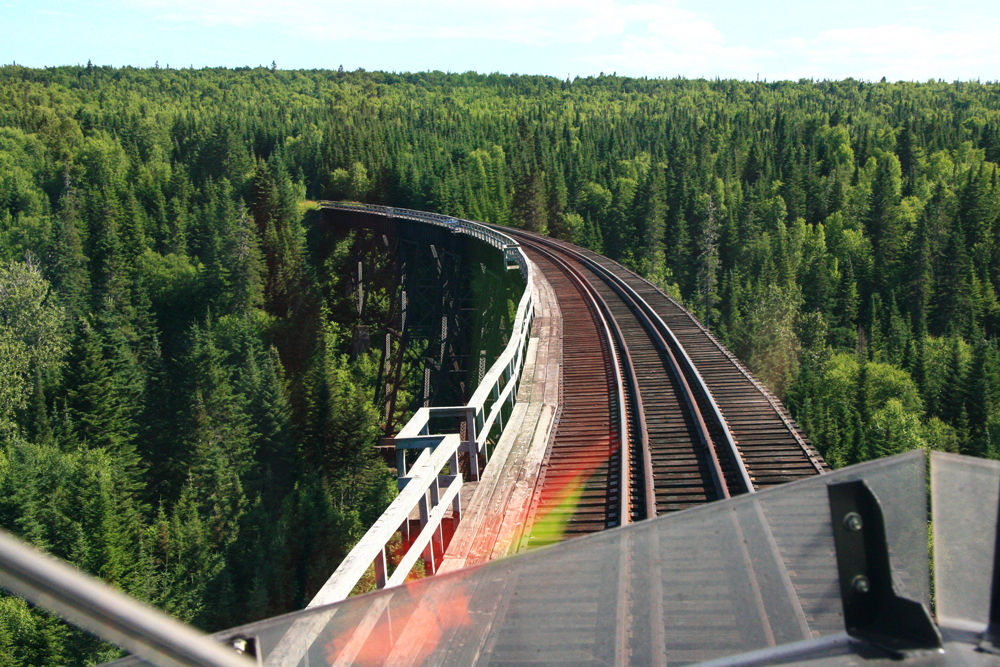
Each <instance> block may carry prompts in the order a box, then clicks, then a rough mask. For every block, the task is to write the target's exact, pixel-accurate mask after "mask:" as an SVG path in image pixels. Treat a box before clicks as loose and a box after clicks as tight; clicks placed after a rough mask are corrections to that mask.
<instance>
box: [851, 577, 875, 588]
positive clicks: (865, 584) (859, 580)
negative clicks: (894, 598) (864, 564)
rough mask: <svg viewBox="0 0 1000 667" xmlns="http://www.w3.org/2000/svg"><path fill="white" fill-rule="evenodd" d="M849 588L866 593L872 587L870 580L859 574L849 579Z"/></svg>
mask: <svg viewBox="0 0 1000 667" xmlns="http://www.w3.org/2000/svg"><path fill="white" fill-rule="evenodd" d="M851 588H853V589H854V590H855V591H857V592H858V593H867V592H868V591H870V590H871V589H872V585H871V582H870V581H868V577H866V576H865V575H863V574H859V575H858V576H856V577H854V579H852V580H851Z"/></svg>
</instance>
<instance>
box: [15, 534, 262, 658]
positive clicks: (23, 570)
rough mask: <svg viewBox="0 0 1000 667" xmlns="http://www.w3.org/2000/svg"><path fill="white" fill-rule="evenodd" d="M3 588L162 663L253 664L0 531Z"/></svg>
mask: <svg viewBox="0 0 1000 667" xmlns="http://www.w3.org/2000/svg"><path fill="white" fill-rule="evenodd" d="M0 586H2V587H3V588H6V589H7V590H9V591H11V592H13V593H14V594H16V595H20V596H21V597H23V598H25V599H26V600H29V601H30V602H31V603H33V604H36V605H38V606H39V607H43V608H45V609H47V610H49V611H51V612H53V613H55V614H57V615H59V616H61V617H62V618H64V619H66V620H68V621H70V622H71V623H73V624H75V625H77V626H79V627H81V628H83V629H84V630H87V631H88V632H92V633H93V634H95V635H97V636H98V637H100V638H102V639H105V640H107V641H109V642H112V643H114V644H117V645H118V646H120V647H122V648H124V649H125V650H126V651H129V652H130V653H132V654H134V655H137V656H139V657H141V658H142V659H143V660H145V661H146V662H148V663H151V664H153V665H162V666H163V667H179V666H185V667H191V666H192V665H197V666H198V667H247V666H248V665H252V664H255V663H252V662H250V661H249V660H247V659H246V658H244V657H242V656H240V655H239V654H237V653H236V652H235V651H233V650H232V649H230V648H227V647H225V646H223V645H221V644H219V643H217V642H215V641H214V640H212V639H210V638H209V637H207V636H206V635H203V634H202V633H200V632H198V631H197V630H195V629H194V628H192V627H191V626H189V625H185V624H184V623H181V622H180V621H178V620H177V619H175V618H173V617H172V616H168V615H167V614H165V613H163V612H162V611H159V610H156V609H153V608H152V607H150V606H147V605H145V604H143V603H141V602H139V601H138V600H136V599H135V598H132V597H129V596H128V595H126V594H124V593H122V592H121V591H118V590H115V589H114V588H112V587H111V586H109V585H107V584H105V583H104V582H103V581H100V580H99V579H97V578H95V577H92V576H90V575H88V574H85V573H84V572H81V571H80V570H78V569H76V568H75V567H72V566H71V565H69V564H68V563H65V562H63V561H60V560H58V559H56V558H54V557H52V556H50V555H48V554H46V553H44V552H41V551H38V550H37V549H35V548H33V547H31V546H29V545H28V544H26V543H24V542H22V541H21V540H19V539H17V538H16V537H14V536H13V535H11V534H10V533H8V532H6V531H4V530H0Z"/></svg>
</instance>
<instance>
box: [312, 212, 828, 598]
mask: <svg viewBox="0 0 1000 667" xmlns="http://www.w3.org/2000/svg"><path fill="white" fill-rule="evenodd" d="M323 207H324V212H325V214H326V216H327V220H328V222H329V223H330V224H331V225H333V226H335V227H340V228H341V229H343V228H348V227H349V228H353V229H358V230H367V232H368V233H369V234H370V236H371V238H374V239H376V245H379V243H378V240H379V239H381V246H382V247H384V248H386V249H391V248H396V247H402V242H401V241H395V242H393V241H391V240H390V236H393V237H396V238H398V239H422V240H423V241H424V243H425V244H427V245H429V247H430V249H431V250H432V251H433V260H432V257H431V255H429V254H428V255H427V257H426V260H427V261H426V262H423V263H420V262H417V264H421V265H430V264H434V261H436V262H437V264H438V269H437V270H436V271H437V273H436V275H440V276H441V278H440V280H439V281H438V284H439V285H445V286H449V285H451V286H454V285H462V284H467V283H468V280H466V281H464V282H463V280H462V279H461V275H462V272H461V271H460V270H459V271H457V273H456V272H455V271H456V269H455V267H457V266H458V265H459V264H460V263H461V261H462V260H461V256H462V255H465V256H470V255H471V256H474V257H475V261H476V262H480V263H481V266H482V272H483V273H484V274H485V273H487V270H486V264H485V263H482V259H483V258H484V256H485V255H488V254H490V252H492V254H493V255H494V256H495V257H496V258H497V260H498V261H500V260H502V264H501V265H502V267H503V268H500V269H499V270H496V265H494V269H495V271H494V274H493V275H495V274H496V273H497V272H499V273H512V274H513V275H516V276H517V277H518V278H520V281H518V282H517V285H516V286H512V284H511V281H510V280H504V279H503V278H502V277H499V278H495V279H494V281H493V284H494V285H495V286H496V287H497V289H495V290H492V292H495V293H502V294H503V295H504V297H506V298H501V299H496V298H493V299H490V298H487V299H486V300H485V302H484V303H483V304H481V306H480V309H479V310H483V309H485V310H487V311H488V310H500V311H502V312H503V313H504V315H506V311H507V310H508V307H507V304H508V303H509V304H511V305H513V303H514V302H515V301H516V302H517V303H518V307H517V311H516V313H515V315H514V318H513V320H510V321H503V322H501V319H502V318H501V319H497V318H492V319H491V318H489V317H484V316H482V315H480V316H479V317H478V320H477V321H476V322H474V323H473V322H467V323H466V325H465V330H464V332H463V335H464V336H465V338H472V339H474V340H475V344H473V345H472V346H471V349H473V350H477V354H475V355H472V354H470V353H468V352H466V353H465V354H459V353H458V350H460V349H461V348H462V347H463V346H462V345H461V344H459V343H457V342H456V341H454V332H456V331H458V330H459V328H460V326H459V324H460V323H459V322H458V321H457V320H456V319H455V318H454V317H451V318H449V316H447V315H443V314H442V313H445V312H446V311H448V310H449V308H448V306H447V305H440V306H439V307H437V309H436V312H437V313H438V314H437V315H434V317H432V320H433V321H435V322H436V321H438V319H440V321H441V322H442V327H441V332H451V333H442V335H441V336H440V337H439V339H437V340H435V341H434V342H432V343H431V344H430V345H429V346H428V348H427V349H432V350H434V351H435V354H436V355H437V358H436V359H431V358H428V359H427V360H426V361H425V363H426V368H425V369H424V372H425V377H430V373H431V370H432V368H433V369H434V370H439V369H441V368H442V366H443V365H445V361H446V360H445V358H446V357H449V358H450V359H451V361H450V363H451V365H452V370H453V373H452V375H456V374H457V375H458V376H460V377H464V378H469V379H470V383H469V387H468V392H467V396H468V400H467V401H464V402H463V403H464V404H460V405H451V406H448V405H441V404H440V402H439V403H437V404H436V405H431V404H429V402H428V401H426V400H425V401H424V403H423V404H422V405H421V406H420V408H419V409H418V410H417V411H416V414H415V415H414V416H413V418H412V419H411V420H410V421H409V423H407V424H406V425H405V426H403V427H402V428H401V429H399V431H398V432H396V433H394V434H393V433H390V434H389V435H390V436H392V437H390V438H388V439H387V440H386V442H388V443H391V447H392V449H393V450H394V453H395V458H394V461H395V464H396V469H397V472H398V474H399V477H400V489H401V491H402V493H401V496H400V498H401V500H399V501H397V503H394V505H393V507H391V508H390V509H389V510H388V511H387V512H386V515H385V516H384V517H383V519H384V521H380V524H379V525H376V526H375V527H373V529H372V531H371V532H370V534H369V536H366V539H365V540H362V542H361V544H359V545H358V547H357V548H356V549H355V551H354V552H353V553H352V554H351V555H350V556H349V557H348V558H347V560H345V562H344V564H343V565H342V566H341V568H340V569H339V570H338V571H337V573H335V574H334V575H333V576H332V577H331V578H330V580H329V582H328V583H327V585H326V586H325V587H324V588H323V590H321V591H320V592H319V593H318V594H317V596H316V598H315V599H314V601H313V604H315V605H319V604H326V603H329V602H333V601H336V600H338V599H342V598H343V597H346V596H347V595H348V594H349V593H350V592H351V590H352V588H354V586H355V585H356V584H357V582H358V580H359V579H361V577H362V575H363V573H364V572H365V571H366V570H367V569H368V568H369V567H374V574H375V579H376V584H377V586H378V587H383V586H385V585H387V584H390V583H400V582H402V581H404V580H405V579H406V578H407V577H412V576H413V574H412V569H411V568H412V566H413V565H416V564H417V561H418V560H420V561H422V562H421V563H420V565H422V568H423V572H421V574H423V573H427V574H435V573H437V572H439V571H453V570H456V569H461V568H463V567H467V566H469V565H474V564H479V563H483V562H486V561H489V560H492V559H494V558H497V557H499V556H505V555H510V554H514V553H517V552H520V551H523V550H527V549H531V548H534V547H537V546H545V545H549V544H553V543H556V542H561V541H563V540H566V539H569V538H572V537H577V536H581V535H586V534H590V533H595V532H599V531H603V530H605V529H608V528H613V527H618V526H624V525H628V524H631V523H635V522H637V521H641V520H644V519H649V518H653V517H657V516H662V515H664V514H668V513H671V512H676V511H678V510H683V509H688V508H692V507H696V506H698V505H701V504H705V503H708V502H711V501H714V500H720V499H726V498H730V497H733V496H738V495H741V494H747V493H755V492H757V491H759V490H762V489H766V488H769V487H772V486H774V485H777V484H781V483H783V482H788V481H794V480H797V479H802V478H805V477H809V476H813V475H817V474H821V473H823V472H825V471H826V470H827V467H826V465H825V463H824V462H823V460H822V459H821V457H820V456H819V455H818V454H817V453H816V451H815V450H814V449H813V448H812V447H811V446H810V444H809V442H808V440H807V439H806V437H805V436H804V434H802V433H801V431H800V430H799V428H798V427H797V425H796V424H795V423H794V422H793V421H792V419H791V418H790V417H789V415H788V414H787V412H786V411H785V409H784V407H783V406H782V405H781V403H780V402H779V401H778V400H777V398H775V397H774V396H773V395H772V394H771V393H770V392H769V391H768V390H767V389H766V388H765V387H764V386H763V385H762V384H761V383H760V382H759V381H757V380H756V379H755V378H754V377H753V375H752V373H750V371H749V370H748V369H747V368H746V367H745V366H744V365H743V364H742V363H741V362H740V361H739V360H738V359H737V358H736V357H735V356H734V355H733V354H732V353H730V352H729V351H728V350H727V349H726V348H725V346H724V345H722V344H721V343H720V342H719V341H718V340H717V339H716V338H715V337H714V336H713V335H712V334H711V332H710V331H708V330H707V329H706V328H705V327H704V326H703V325H702V324H701V323H700V322H699V321H698V320H697V319H696V318H695V317H694V316H693V315H692V314H691V313H690V312H689V311H687V310H686V309H685V308H683V307H682V306H681V305H680V304H679V303H677V301H676V300H674V299H673V298H671V297H670V296H668V295H666V294H665V293H663V292H662V291H661V290H659V289H657V288H656V287H655V286H654V285H652V284H651V283H649V282H648V281H646V280H645V279H643V278H642V277H641V276H639V275H637V274H635V273H633V272H632V271H629V270H628V269H626V268H624V267H622V266H621V265H619V264H617V263H615V262H613V261H612V260H609V259H608V258H606V257H603V256H601V255H599V254H596V253H594V252H591V251H588V250H585V249H582V248H579V247H576V246H573V245H571V244H568V243H565V242H560V241H556V240H553V239H550V238H547V237H543V236H539V235H536V234H531V233H528V232H525V231H522V230H513V229H508V228H500V227H491V226H487V225H480V224H477V223H473V222H470V221H464V220H456V219H454V218H450V217H447V216H442V215H436V214H430V213H424V212H418V211H411V210H405V209H396V208H387V207H377V206H364V205H355V204H337V203H324V204H323ZM434 234H436V235H437V236H436V237H433V235H434ZM463 237H464V238H466V239H468V242H467V243H466V245H464V246H463V247H462V249H461V250H459V249H457V248H453V251H452V254H451V257H450V259H451V262H452V265H451V266H450V267H445V266H441V260H440V258H439V257H438V254H439V253H440V252H444V248H445V247H446V246H448V245H451V246H454V242H453V240H454V239H456V238H463ZM435 238H436V241H435V242H433V243H432V242H431V241H434V240H435ZM424 252H425V253H426V250H424ZM396 254H397V255H398V254H399V253H398V252H397V253H396ZM415 254H416V250H411V251H410V255H411V256H415ZM413 263H414V262H412V261H411V262H409V265H408V263H407V262H406V261H397V264H399V268H398V270H397V273H396V275H397V279H396V282H397V284H398V287H397V289H396V290H394V293H399V294H401V295H402V298H401V301H402V302H404V303H405V302H407V296H406V295H407V294H408V292H407V287H408V286H409V293H410V294H412V292H413V288H414V287H413V286H414V285H415V284H417V283H418V282H419V281H417V280H415V279H414V278H413V277H412V276H411V275H409V274H410V273H412V271H413V269H412V265H413ZM449 271H451V272H452V273H449ZM475 273H476V274H477V275H478V273H479V272H475ZM361 274H362V270H361V268H360V264H359V277H360V275H361ZM501 287H502V289H501ZM361 289H362V287H361V286H360V282H359V286H358V291H359V294H360V292H361ZM465 289H466V290H468V289H470V288H469V287H466V288H465ZM505 290H506V292H505ZM518 290H520V294H518V293H517V292H518ZM480 291H482V290H480ZM445 292H448V289H445ZM487 292H491V290H487ZM359 299H360V297H359ZM457 299H458V297H457V296H456V295H455V294H453V293H446V294H444V295H443V296H442V297H440V298H433V297H427V296H425V297H424V299H423V301H425V302H427V303H435V304H454V303H456V302H457ZM359 302H360V301H359ZM426 310H427V309H425V311H426ZM451 310H452V311H454V310H455V309H454V308H451ZM465 310H467V311H472V312H478V311H477V309H476V308H475V307H469V308H466V309H465ZM424 315H426V312H425V313H424ZM407 317H409V319H410V322H411V323H412V322H413V321H414V320H415V319H416V318H415V317H414V316H413V315H410V316H407V315H406V313H405V312H403V313H401V314H400V316H399V317H398V319H399V322H400V324H399V326H400V328H401V329H402V333H401V335H400V336H399V337H400V338H401V339H402V340H403V341H405V340H409V339H411V337H412V334H411V333H409V332H411V331H412V330H414V329H415V328H416V327H415V325H413V324H410V325H406V324H405V322H406V320H407ZM472 319H476V318H472ZM452 321H455V322H456V324H455V325H453V326H451V327H450V328H449V327H448V323H449V322H452ZM497 325H501V326H503V327H505V329H506V330H509V331H510V334H509V336H505V337H504V338H503V339H501V341H502V342H505V343H506V346H507V347H506V349H505V350H502V351H501V350H500V349H499V347H498V346H494V349H493V351H492V354H491V355H490V356H489V359H490V360H491V361H493V366H492V368H491V369H490V371H489V372H486V371H485V368H484V366H485V362H486V360H487V356H486V355H487V350H486V349H485V348H486V344H485V342H484V341H486V340H487V339H489V338H490V337H489V335H488V333H489V332H490V330H491V327H496V326H497ZM494 333H496V332H495V331H494ZM449 335H450V336H451V337H452V338H451V339H449ZM449 340H450V342H449ZM493 340H494V341H495V342H500V341H498V340H497V339H496V337H495V336H494V337H493ZM385 346H386V349H385V351H384V353H383V354H382V365H383V367H385V375H386V376H387V377H388V376H391V375H392V371H391V370H390V369H389V366H390V363H391V361H392V359H393V354H392V352H391V349H390V336H389V335H388V334H386V336H385ZM465 347H469V346H465ZM439 351H440V353H439ZM449 355H450V356H449ZM473 357H475V359H476V360H478V361H479V362H480V364H479V369H478V376H477V374H476V373H475V372H472V374H471V375H470V371H475V370H476V369H475V368H471V369H470V368H469V366H470V365H471V364H470V363H469V362H470V360H472V359H473ZM411 372H412V371H411ZM418 372H419V371H418ZM398 373H399V369H398V368H397V369H396V374H397V376H398ZM476 380H478V382H476ZM438 381H439V382H446V381H447V377H446V376H441V377H440V379H439V380H438ZM387 393H391V391H390V392H387ZM431 393H432V392H430V391H428V390H427V389H426V388H425V390H424V394H423V395H424V397H425V399H426V397H427V396H429V395H430V394H431ZM449 395H450V396H454V395H455V394H454V392H452V393H451V394H449ZM386 421H387V422H391V421H392V419H391V417H389V416H388V413H387V420H386ZM449 430H450V431H452V432H453V433H452V435H453V436H454V437H453V439H452V440H453V441H452V442H447V433H446V432H447V431H449ZM421 452H423V453H422V454H421ZM445 452H447V454H446V453H445ZM417 455H419V456H421V457H423V458H416V456H417ZM414 458H416V460H415V461H413V459H414ZM431 459H434V460H436V461H437V462H436V463H434V464H430V465H429V464H428V463H427V461H430V460H431ZM425 460H426V461H425ZM487 461H488V462H489V465H486V463H487ZM428 465H429V467H427V466H428ZM396 535H398V536H399V537H398V538H397V539H399V540H400V542H401V544H399V545H396V546H395V547H394V548H389V546H388V545H389V544H390V542H392V541H393V538H394V536H396ZM394 559H395V560H394ZM418 569H419V568H418ZM390 570H392V574H390V573H389V571H390Z"/></svg>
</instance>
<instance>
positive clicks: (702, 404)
mask: <svg viewBox="0 0 1000 667" xmlns="http://www.w3.org/2000/svg"><path fill="white" fill-rule="evenodd" d="M507 233H509V234H512V235H513V236H514V237H515V238H517V239H518V241H519V242H520V243H521V244H522V247H523V248H524V249H525V251H526V252H527V254H528V256H529V257H530V258H531V259H532V260H533V261H534V262H535V263H536V264H537V265H538V266H539V267H540V268H541V270H542V272H543V273H544V274H545V275H546V277H547V278H548V279H549V281H550V282H551V283H552V284H553V288H554V289H555V291H556V294H557V297H558V298H559V300H560V303H564V304H565V305H564V306H563V312H564V313H565V317H567V321H566V323H565V332H566V334H565V338H564V371H563V373H564V379H563V381H564V405H563V408H562V412H561V413H560V416H559V421H558V425H557V429H556V432H555V436H554V438H553V442H552V445H551V448H550V451H549V454H548V456H547V458H546V461H545V463H544V467H543V471H542V474H541V475H540V476H539V482H538V487H537V490H536V500H535V503H536V506H535V507H534V508H533V512H532V515H531V519H529V527H528V530H526V531H525V538H524V540H523V541H522V547H533V546H540V545H544V544H549V543H552V542H554V541H559V540H560V539H565V538H569V537H574V536H576V535H580V534H584V533H589V532H595V531H598V530H603V529H605V528H609V527H613V526H617V525H623V524H625V523H629V522H632V521H637V520H641V519H645V518H651V517H653V516H657V515H661V514H665V513H668V512H673V511H677V510H681V509H686V508H689V507H693V506H696V505H699V504H702V503H705V502H709V501H712V500H716V499H722V498H728V497H731V496H734V495H739V494H743V493H753V492H755V491H757V490H758V489H761V488H766V487H768V486H773V485H775V484H778V483H781V482H784V481H791V480H793V479H798V478H801V477H805V476H809V475H814V474H818V473H821V472H824V471H825V470H826V468H825V465H824V464H823V462H822V460H821V459H820V458H819V457H818V455H817V454H816V453H815V452H814V451H813V450H812V448H811V447H810V446H809V444H808V442H807V441H806V440H805V438H804V437H803V436H802V434H801V433H800V432H799V431H798V429H797V428H796V427H795V425H794V423H793V422H792V421H791V419H790V418H789V417H788V415H787V414H785V413H784V411H783V408H781V406H780V404H779V403H778V402H777V401H776V399H774V397H773V396H771V395H770V394H769V393H768V392H767V391H766V389H765V388H764V387H763V386H761V385H760V383H759V382H757V381H756V380H755V379H754V378H753V376H752V375H751V374H750V373H749V372H748V371H747V370H746V369H745V368H744V367H743V366H742V365H741V364H739V362H738V361H737V360H736V359H735V358H734V357H733V356H732V355H731V354H730V353H729V352H728V351H727V350H726V349H725V348H724V347H723V346H722V345H721V344H720V343H719V342H718V341H717V340H716V339H715V338H714V337H713V336H712V335H711V334H710V333H709V332H708V331H707V330H706V329H704V328H703V327H702V326H701V325H700V323H698V321H697V320H696V319H695V318H694V317H693V316H692V315H691V314H690V313H689V312H688V311H687V310H685V309H684V308H682V307H681V306H680V305H679V304H677V303H676V301H674V300H673V299H671V298H670V297H668V296H666V295H665V294H663V293H662V292H661V291H660V290H658V289H656V288H655V287H654V286H653V285H651V284H650V283H648V282H647V281H645V280H644V279H642V278H640V277H639V276H637V275H636V274H634V273H632V272H631V271H628V270H627V269H625V268H624V267H622V266H620V265H618V264H616V263H614V262H613V261H611V260H609V259H607V258H605V257H602V256H600V255H597V254H596V253H590V252H588V251H585V250H583V249H581V248H577V247H575V246H571V245H570V244H566V243H563V242H559V241H556V240H553V239H549V238H547V237H542V236H538V235H534V234H530V233H527V232H522V231H515V230H507ZM616 408H617V410H616Z"/></svg>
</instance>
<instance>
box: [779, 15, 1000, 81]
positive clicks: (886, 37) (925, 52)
mask: <svg viewBox="0 0 1000 667" xmlns="http://www.w3.org/2000/svg"><path fill="white" fill-rule="evenodd" d="M998 28H1000V26H979V27H976V28H971V29H969V30H964V31H961V32H959V31H945V32H937V31H935V30H933V29H931V28H925V27H920V26H908V25H898V24H894V25H884V26H878V27H870V28H849V29H838V30H825V31H822V32H820V33H819V34H818V35H816V36H815V37H813V38H811V39H802V40H797V41H796V42H794V43H792V42H790V41H789V42H787V43H786V45H787V46H788V47H789V48H788V53H787V54H785V55H786V57H787V58H788V59H789V60H790V61H794V60H793V59H796V58H798V59H799V62H801V63H802V65H801V67H802V68H803V69H804V70H808V69H812V70H814V73H815V74H817V75H821V76H853V77H855V78H866V79H877V78H881V77H882V76H885V77H886V78H887V79H889V80H925V79H927V78H937V77H941V78H947V79H974V78H977V77H982V78H984V79H996V78H997V77H998V75H1000V43H998V42H997V40H996V34H997V30H998ZM828 73H829V74H828ZM802 75H803V76H808V75H809V72H805V71H804V72H803V74H802Z"/></svg>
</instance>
